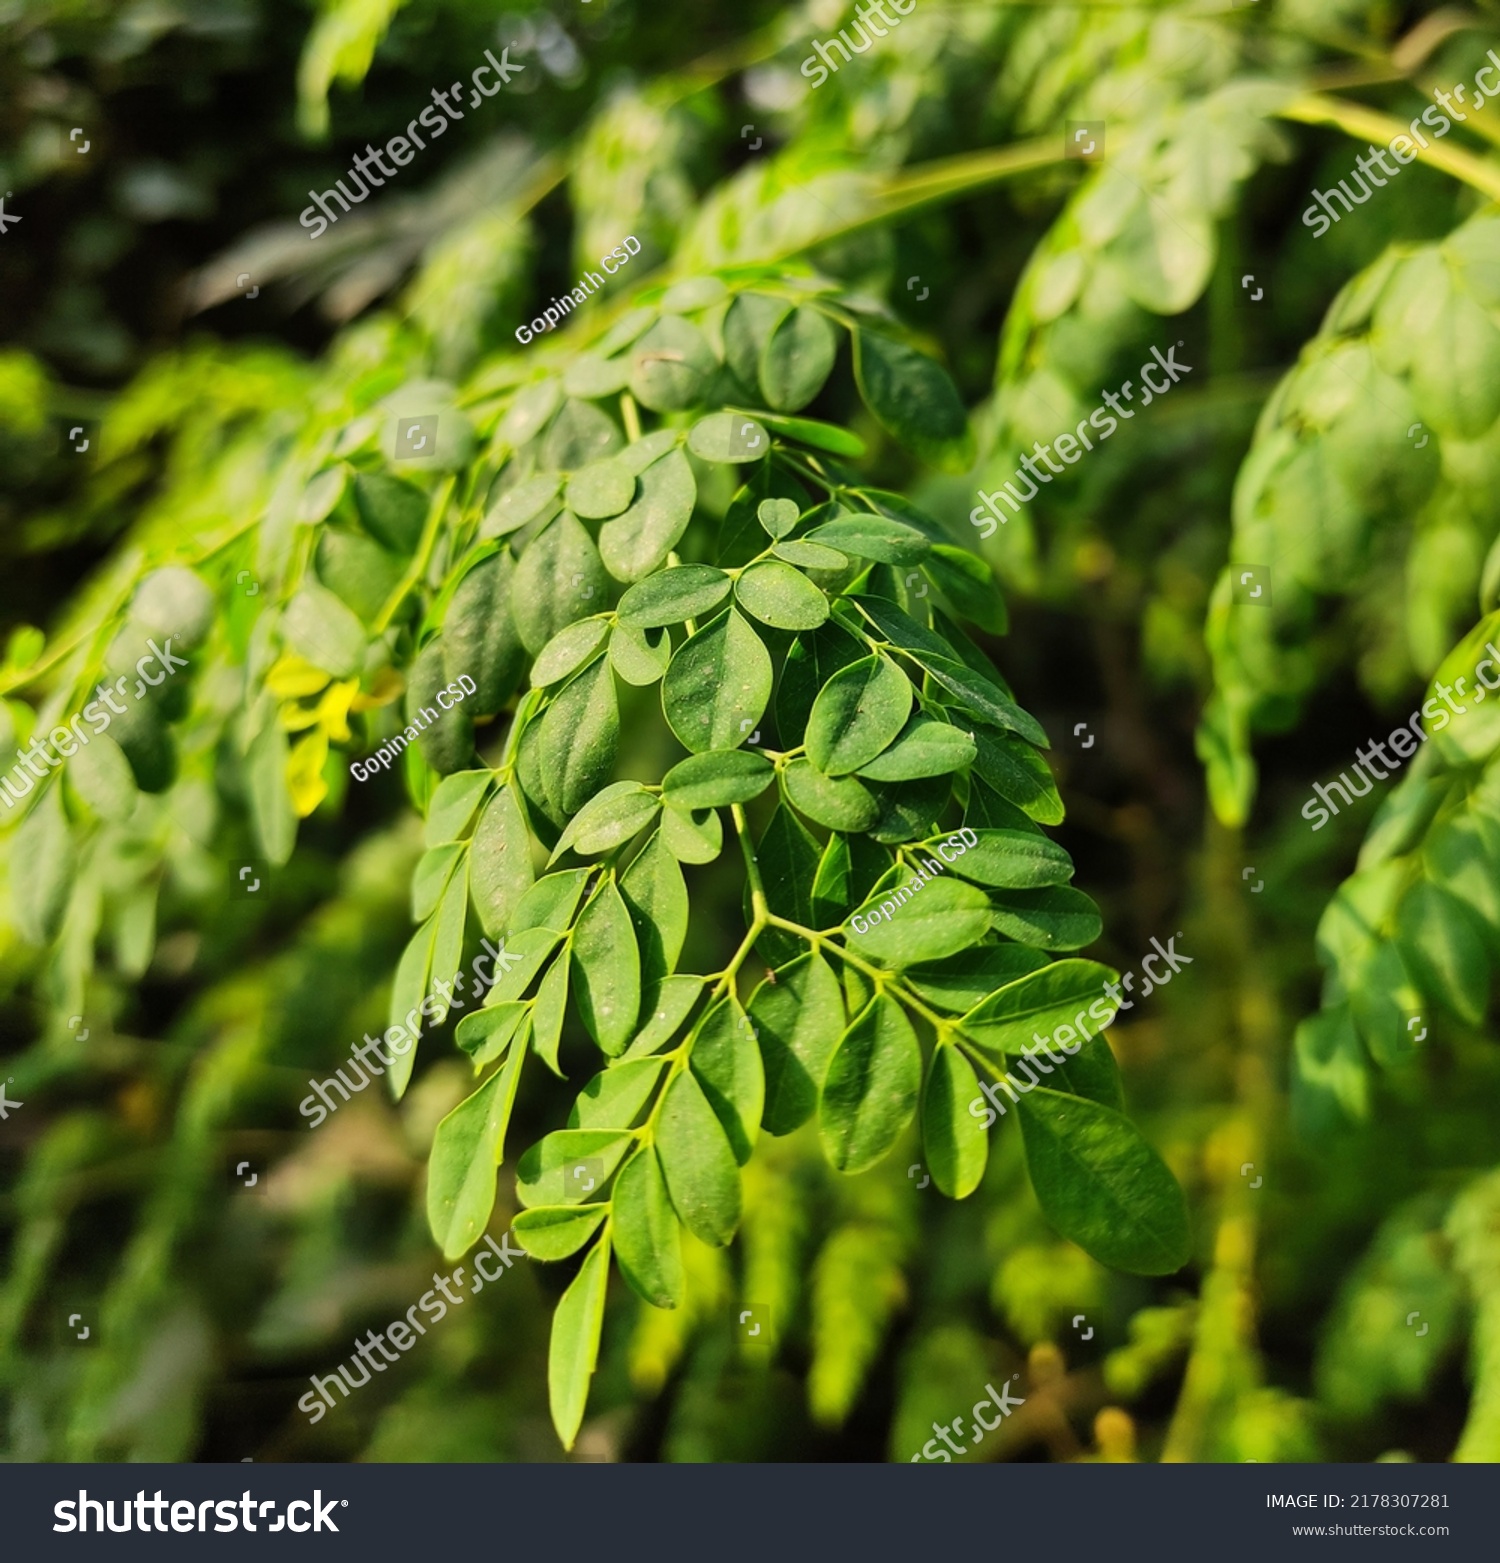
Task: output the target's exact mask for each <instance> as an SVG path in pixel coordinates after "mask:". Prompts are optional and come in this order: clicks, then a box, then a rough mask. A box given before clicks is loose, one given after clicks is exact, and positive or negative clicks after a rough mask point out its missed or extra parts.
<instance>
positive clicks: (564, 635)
mask: <svg viewBox="0 0 1500 1563" xmlns="http://www.w3.org/2000/svg"><path fill="white" fill-rule="evenodd" d="M608 634H609V621H608V619H580V620H579V621H578V622H577V623H576V624H568V625H564V627H563V628H562V629H560V630H559V631H558V632H557V634H555V635H554V636H553V637H552V639H551V640H549V641H548V642H547V644H546V645H545V646H543V647H542V649H541V651H540V652H538V653H537V659H536V661H535V662H534V663H533V664H532V667H531V683H532V687H533V688H534V689H545V688H546V687H547V685H549V684H560V683H561V682H562V681H563V679H565V678H568V677H570V676H571V675H572V674H574V673H576V672H577V671H578V670H579V668H581V667H583V666H584V665H585V664H586V663H588V662H591V661H592V660H593V659H594V657H595V656H597V655H598V653H599V650H600V648H601V647H602V646H603V645H604V640H605V637H606V636H607V635H608Z"/></svg>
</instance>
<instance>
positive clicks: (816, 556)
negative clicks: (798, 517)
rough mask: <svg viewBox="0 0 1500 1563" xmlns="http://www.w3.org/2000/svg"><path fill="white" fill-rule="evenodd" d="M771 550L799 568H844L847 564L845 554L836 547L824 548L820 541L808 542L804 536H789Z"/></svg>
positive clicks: (847, 560)
mask: <svg viewBox="0 0 1500 1563" xmlns="http://www.w3.org/2000/svg"><path fill="white" fill-rule="evenodd" d="M772 552H773V553H774V554H775V555H776V557H777V558H778V559H785V560H786V562H787V563H788V564H794V565H796V566H797V568H798V569H799V570H844V569H847V568H848V565H849V558H848V555H847V554H841V553H840V552H839V551H838V549H836V548H826V547H824V545H823V544H822V543H809V542H808V541H807V540H806V538H800V537H794V538H789V539H787V540H786V541H784V542H780V543H777V545H776V546H775V548H774V549H772Z"/></svg>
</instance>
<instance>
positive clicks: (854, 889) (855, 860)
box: [812, 833, 891, 928]
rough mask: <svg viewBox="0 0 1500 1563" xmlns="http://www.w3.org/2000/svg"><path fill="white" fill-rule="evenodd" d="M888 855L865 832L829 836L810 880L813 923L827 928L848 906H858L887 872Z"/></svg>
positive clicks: (889, 860) (836, 920) (889, 856)
mask: <svg viewBox="0 0 1500 1563" xmlns="http://www.w3.org/2000/svg"><path fill="white" fill-rule="evenodd" d="M890 867H891V855H890V853H889V852H883V851H882V850H881V849H880V847H879V846H878V845H877V844H876V843H875V842H873V841H870V840H869V839H868V838H867V837H865V836H842V835H839V834H837V833H835V834H834V835H832V836H830V837H829V838H828V845H827V846H826V847H825V848H824V849H823V856H822V859H821V861H820V862H819V863H818V877H817V878H816V879H815V880H814V881H813V891H812V901H813V916H814V917H815V918H816V919H817V922H816V924H815V926H816V927H819V928H827V927H829V926H830V925H831V924H834V923H841V922H843V920H844V917H845V916H846V914H847V913H848V911H849V908H850V907H851V906H858V905H859V904H860V902H861V901H863V900H864V899H865V897H866V896H868V895H869V893H870V892H871V891H872V890H873V889H874V888H875V886H876V885H878V884H879V883H880V881H881V880H882V879H883V878H884V877H885V875H886V874H887V873H889V872H890Z"/></svg>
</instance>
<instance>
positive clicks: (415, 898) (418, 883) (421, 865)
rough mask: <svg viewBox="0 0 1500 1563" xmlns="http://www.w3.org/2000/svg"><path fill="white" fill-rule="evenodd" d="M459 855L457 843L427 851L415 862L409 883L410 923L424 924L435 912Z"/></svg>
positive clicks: (460, 849) (462, 850)
mask: <svg viewBox="0 0 1500 1563" xmlns="http://www.w3.org/2000/svg"><path fill="white" fill-rule="evenodd" d="M463 854H464V844H463V843H462V842H461V841H449V842H446V843H445V844H444V845H443V846H440V847H430V848H429V849H428V850H427V851H426V852H424V853H423V854H422V856H421V857H420V858H418V859H417V866H416V870H415V871H414V872H413V874H412V879H411V916H412V921H413V922H417V923H425V922H426V921H427V919H428V918H429V917H431V916H432V914H433V913H434V912H435V911H436V910H437V904H438V901H439V900H440V899H441V897H442V894H443V892H444V891H445V890H446V889H447V888H448V881H449V879H450V878H451V877H452V875H453V865H454V864H455V863H456V862H457V861H458V860H459V858H461V857H462V856H463Z"/></svg>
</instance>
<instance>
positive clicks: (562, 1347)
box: [547, 1236, 609, 1449]
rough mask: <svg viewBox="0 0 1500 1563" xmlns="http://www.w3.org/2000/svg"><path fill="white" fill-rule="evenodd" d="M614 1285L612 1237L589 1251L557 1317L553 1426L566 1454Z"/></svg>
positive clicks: (550, 1390)
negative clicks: (607, 1297)
mask: <svg viewBox="0 0 1500 1563" xmlns="http://www.w3.org/2000/svg"><path fill="white" fill-rule="evenodd" d="M608 1280H609V1238H608V1237H607V1236H606V1237H602V1238H600V1239H599V1241H598V1242H597V1243H596V1244H595V1245H594V1246H593V1247H592V1248H591V1249H590V1250H589V1253H588V1257H587V1258H586V1259H585V1260H584V1261H583V1266H582V1268H581V1269H580V1270H579V1272H578V1274H577V1275H576V1276H574V1277H573V1280H572V1283H571V1284H570V1285H569V1287H568V1289H567V1291H565V1292H564V1293H563V1294H562V1300H561V1301H560V1302H559V1303H558V1305H557V1312H556V1313H555V1314H553V1316H552V1341H551V1344H550V1346H549V1347H548V1350H547V1395H548V1400H549V1403H550V1405H551V1409H552V1425H553V1427H555V1428H556V1429H557V1436H558V1438H559V1439H560V1440H561V1441H562V1446H563V1448H564V1449H571V1448H572V1447H573V1440H574V1439H575V1438H577V1436H578V1429H579V1426H580V1425H581V1424H582V1422H583V1412H584V1407H585V1406H586V1405H587V1404H588V1398H589V1381H590V1380H591V1379H592V1378H593V1376H594V1366H595V1364H596V1363H597V1362H598V1360H599V1337H600V1335H601V1333H602V1332H603V1329H604V1292H605V1287H606V1283H607V1282H608Z"/></svg>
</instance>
